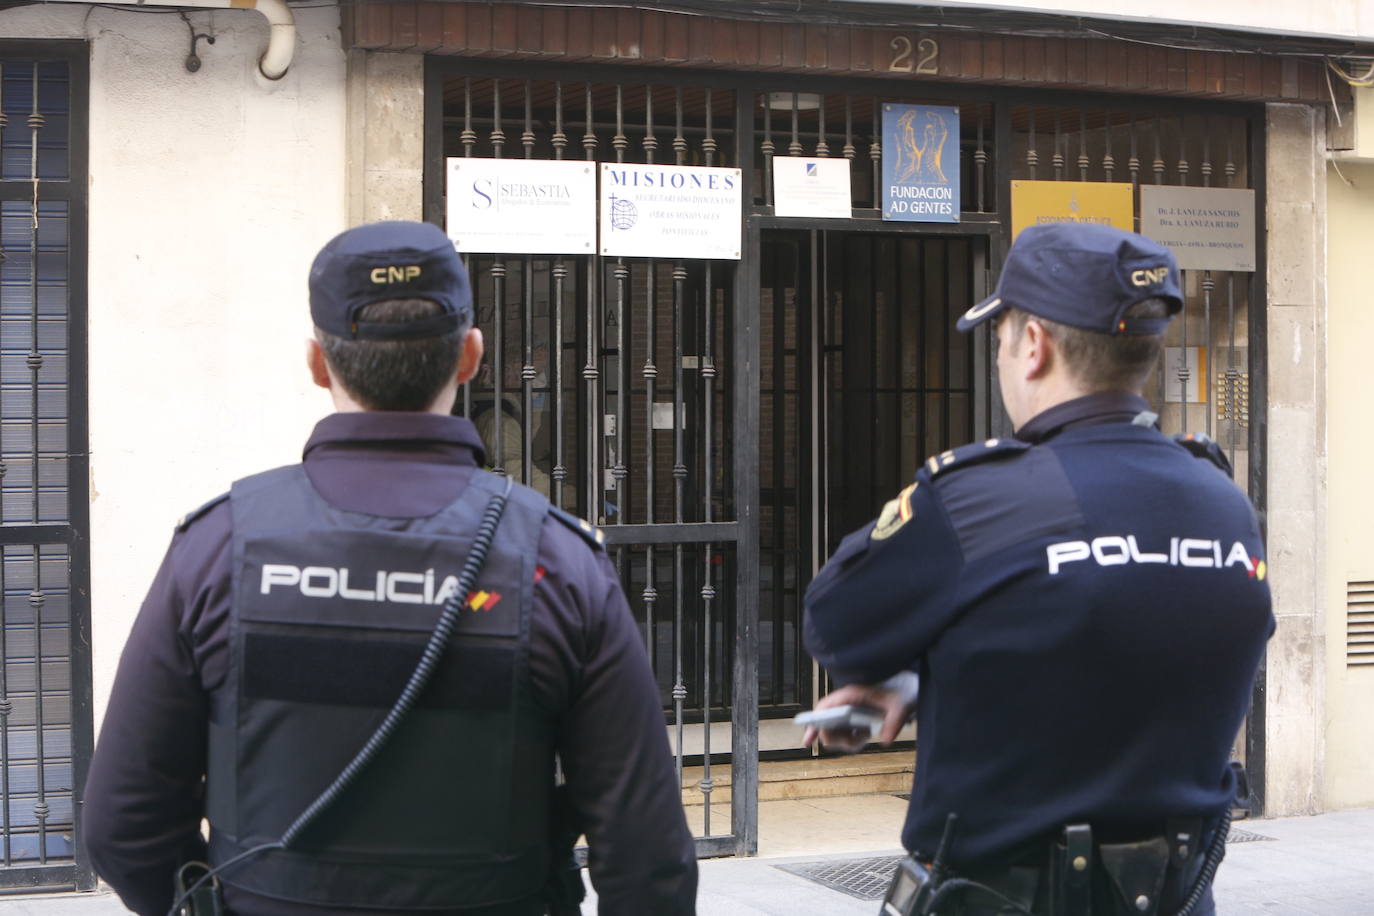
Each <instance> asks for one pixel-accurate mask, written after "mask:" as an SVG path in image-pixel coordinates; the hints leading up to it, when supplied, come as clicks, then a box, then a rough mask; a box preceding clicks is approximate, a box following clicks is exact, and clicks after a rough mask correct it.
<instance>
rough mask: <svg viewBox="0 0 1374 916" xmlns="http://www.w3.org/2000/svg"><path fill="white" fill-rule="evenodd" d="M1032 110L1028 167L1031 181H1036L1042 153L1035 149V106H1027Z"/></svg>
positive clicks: (1027, 157) (1027, 142)
mask: <svg viewBox="0 0 1374 916" xmlns="http://www.w3.org/2000/svg"><path fill="white" fill-rule="evenodd" d="M1026 107H1027V109H1028V111H1029V112H1030V136H1029V137H1028V138H1027V139H1026V168H1028V169H1030V177H1031V181H1035V170H1036V168H1037V167H1038V166H1039V165H1040V153H1039V152H1037V151H1036V149H1035V106H1034V105H1028V106H1026Z"/></svg>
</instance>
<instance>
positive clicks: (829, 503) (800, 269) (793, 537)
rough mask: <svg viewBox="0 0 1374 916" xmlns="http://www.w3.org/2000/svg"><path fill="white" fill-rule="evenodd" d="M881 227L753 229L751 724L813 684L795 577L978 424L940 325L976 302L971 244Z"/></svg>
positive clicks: (968, 379) (807, 572) (972, 393)
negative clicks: (755, 496) (757, 372)
mask: <svg viewBox="0 0 1374 916" xmlns="http://www.w3.org/2000/svg"><path fill="white" fill-rule="evenodd" d="M884 228H885V224H881V223H880V224H875V225H873V226H871V229H872V230H873V231H856V230H853V229H850V230H848V231H843V230H815V229H813V230H809V231H795V230H781V229H780V230H772V231H769V232H767V233H765V234H764V236H763V250H762V255H761V259H762V284H761V285H762V291H763V295H762V298H761V309H762V310H761V328H762V332H763V341H764V347H763V354H762V360H761V367H762V376H763V377H762V390H761V392H760V394H761V398H762V416H761V424H760V432H761V438H762V462H761V464H760V481H759V484H760V521H761V526H760V541H761V543H760V549H761V559H762V564H761V570H760V572H761V576H760V607H759V613H760V621H759V633H760V637H761V642H762V648H763V651H762V652H761V653H760V655H759V665H760V668H759V698H760V703H761V711H760V714H761V715H762V716H764V717H765V718H774V717H776V718H787V717H789V716H791V715H794V714H795V713H796V712H797V711H798V710H800V709H809V708H811V706H812V705H813V704H814V702H815V700H816V699H817V698H818V696H819V695H821V694H822V693H824V692H826V689H827V685H825V684H824V683H822V682H821V680H820V679H819V678H818V674H819V672H818V671H817V670H816V667H815V665H814V664H813V663H812V661H811V660H810V658H809V657H808V656H807V655H806V653H805V651H804V649H803V647H802V645H801V603H802V602H801V599H802V592H803V591H804V589H805V587H806V584H807V583H808V582H809V581H810V580H811V578H812V577H813V576H814V575H815V574H816V572H818V571H819V570H820V567H821V566H822V565H823V564H824V562H825V560H826V558H827V557H829V556H830V554H831V553H832V552H834V550H835V549H836V548H837V547H838V546H839V542H840V540H841V539H842V538H843V537H844V536H845V535H846V534H848V533H849V532H851V531H853V530H855V529H857V528H860V527H862V526H863V525H865V524H866V523H868V522H869V521H871V520H872V518H873V516H874V514H875V513H874V509H873V507H874V506H881V505H882V504H883V503H884V502H886V501H887V500H889V499H891V498H892V496H893V494H895V493H897V492H898V491H900V490H901V489H902V488H903V487H904V486H906V485H907V483H909V482H910V480H911V477H912V475H913V474H914V473H915V472H916V469H917V468H918V467H919V466H920V465H921V463H922V462H923V461H925V459H926V457H927V456H928V455H932V454H937V453H939V452H941V451H944V450H945V449H946V448H949V447H950V445H952V444H959V443H964V442H969V441H972V440H973V439H975V438H978V437H979V436H980V435H981V434H983V433H985V432H986V430H987V428H988V417H987V411H986V404H987V395H986V390H985V388H986V385H987V383H988V382H987V374H986V372H985V371H981V370H982V369H983V367H982V366H980V365H978V355H979V354H978V350H977V348H976V347H975V346H974V339H973V338H972V337H970V336H969V335H966V334H960V333H959V332H958V331H957V330H956V328H955V327H954V322H955V319H957V318H958V316H959V315H960V314H961V313H962V312H963V311H964V309H965V308H967V307H968V303H969V302H970V301H973V300H974V299H976V298H977V297H978V295H979V294H981V291H982V284H983V281H984V278H985V277H986V274H987V270H986V267H987V247H988V242H987V238H986V237H959V236H953V237H949V236H943V237H942V236H936V235H928V234H912V233H904V234H903V233H892V232H885V231H881V230H882V229H884ZM980 395H981V397H980ZM793 737H794V738H795V734H794V735H793ZM792 743H793V746H795V741H793V742H792Z"/></svg>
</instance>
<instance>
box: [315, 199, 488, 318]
mask: <svg viewBox="0 0 1374 916" xmlns="http://www.w3.org/2000/svg"><path fill="white" fill-rule="evenodd" d="M388 299H428V300H429V301H431V302H434V303H437V304H438V305H439V306H440V308H441V309H442V311H441V313H440V314H438V315H436V316H434V317H433V318H423V319H420V320H418V321H404V322H394V323H378V322H360V321H358V312H359V310H361V309H362V308H363V307H364V306H367V305H371V304H372V303H374V302H382V301H385V300H388ZM310 317H311V318H313V319H314V320H315V326H316V327H317V328H319V329H320V330H322V331H324V332H325V333H327V334H333V335H334V336H335V337H342V338H345V339H355V338H356V339H362V340H406V339H413V338H417V337H437V336H439V335H441V334H447V333H449V332H451V331H455V330H457V329H458V328H460V327H462V326H463V325H467V324H471V323H472V288H471V286H469V284H468V272H467V270H466V269H464V267H463V262H462V261H461V260H459V258H458V253H457V252H456V251H454V249H453V243H452V242H451V241H449V239H448V236H446V235H445V234H444V231H443V230H442V229H440V228H439V227H438V226H434V225H431V224H429V223H416V222H410V221H407V220H394V221H389V222H381V223H369V224H367V225H365V226H358V227H356V228H354V229H348V230H345V231H343V232H341V233H339V234H338V235H336V236H334V238H333V239H331V240H330V242H329V244H327V245H325V246H324V248H322V249H320V253H319V254H317V255H316V256H315V262H314V263H313V264H312V265H311V266H310Z"/></svg>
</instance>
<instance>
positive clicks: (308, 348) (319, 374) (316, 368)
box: [305, 337, 334, 389]
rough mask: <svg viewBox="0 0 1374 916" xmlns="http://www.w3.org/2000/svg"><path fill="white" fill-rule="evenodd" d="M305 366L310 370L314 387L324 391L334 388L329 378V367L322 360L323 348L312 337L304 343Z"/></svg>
mask: <svg viewBox="0 0 1374 916" xmlns="http://www.w3.org/2000/svg"><path fill="white" fill-rule="evenodd" d="M305 364H306V365H307V366H308V367H309V368H310V378H311V379H312V380H313V381H314V382H315V384H316V385H319V386H320V387H321V388H326V389H331V388H333V387H334V383H333V381H332V380H331V379H330V377H329V365H328V364H327V363H326V362H325V360H324V347H321V346H320V342H319V341H318V340H316V339H315V338H313V337H309V338H306V341H305Z"/></svg>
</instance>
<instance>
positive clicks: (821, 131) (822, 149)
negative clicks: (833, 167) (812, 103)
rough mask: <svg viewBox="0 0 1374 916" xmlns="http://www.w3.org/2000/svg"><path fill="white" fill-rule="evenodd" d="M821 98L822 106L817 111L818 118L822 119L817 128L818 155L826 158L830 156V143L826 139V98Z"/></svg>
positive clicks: (820, 96) (821, 96) (822, 96)
mask: <svg viewBox="0 0 1374 916" xmlns="http://www.w3.org/2000/svg"><path fill="white" fill-rule="evenodd" d="M818 95H819V94H818ZM819 98H820V106H819V107H818V108H817V109H816V117H817V118H819V119H820V120H819V123H818V126H817V128H816V155H817V156H820V157H823V158H824V157H829V156H830V143H829V141H827V140H826V139H825V96H824V95H819Z"/></svg>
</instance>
